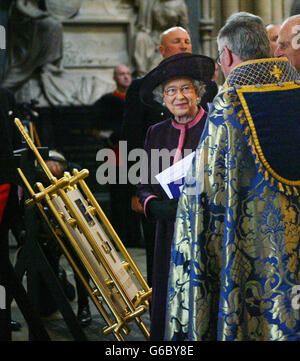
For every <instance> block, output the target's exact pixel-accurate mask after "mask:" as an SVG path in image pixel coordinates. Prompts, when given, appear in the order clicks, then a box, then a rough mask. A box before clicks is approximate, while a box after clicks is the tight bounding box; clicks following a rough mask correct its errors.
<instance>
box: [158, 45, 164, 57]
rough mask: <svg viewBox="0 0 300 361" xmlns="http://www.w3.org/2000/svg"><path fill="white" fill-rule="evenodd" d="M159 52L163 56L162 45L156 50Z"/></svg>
mask: <svg viewBox="0 0 300 361" xmlns="http://www.w3.org/2000/svg"><path fill="white" fill-rule="evenodd" d="M158 50H159V52H160V53H161V55H162V56H164V52H165V47H164V46H163V45H160V46H159V48H158Z"/></svg>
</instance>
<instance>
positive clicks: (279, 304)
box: [165, 58, 300, 341]
mask: <svg viewBox="0 0 300 361" xmlns="http://www.w3.org/2000/svg"><path fill="white" fill-rule="evenodd" d="M299 144H300V76H299V74H298V73H297V72H296V70H295V69H294V68H293V67H292V66H291V65H290V63H289V62H288V61H287V59H285V58H280V59H260V60H254V61H249V62H244V63H242V64H241V65H239V66H237V67H236V68H235V69H234V70H233V71H232V72H231V74H230V75H229V77H228V78H227V80H226V83H225V85H224V89H223V91H221V92H220V93H219V94H218V95H217V97H216V98H215V100H214V103H213V105H212V107H211V109H210V112H209V120H208V121H207V123H206V126H205V129H204V132H203V135H202V138H201V141H200V144H199V147H198V148H197V151H196V155H195V158H194V160H193V164H192V167H191V169H190V172H189V174H188V176H187V177H186V182H185V185H184V187H183V191H182V194H181V197H180V199H179V204H178V211H177V217H176V226H175V232H174V239H173V243H172V251H171V263H170V274H169V287H168V298H167V314H166V331H165V339H166V340H184V339H188V340H252V341H254V340H299V339H300V314H299V310H296V309H294V308H293V307H292V300H293V296H294V294H293V287H294V286H296V285H300V197H299V194H300V146H299Z"/></svg>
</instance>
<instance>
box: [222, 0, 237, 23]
mask: <svg viewBox="0 0 300 361" xmlns="http://www.w3.org/2000/svg"><path fill="white" fill-rule="evenodd" d="M222 8H223V19H224V21H225V20H226V19H227V18H228V17H229V16H230V15H232V14H233V13H237V12H239V11H240V4H239V1H237V0H222Z"/></svg>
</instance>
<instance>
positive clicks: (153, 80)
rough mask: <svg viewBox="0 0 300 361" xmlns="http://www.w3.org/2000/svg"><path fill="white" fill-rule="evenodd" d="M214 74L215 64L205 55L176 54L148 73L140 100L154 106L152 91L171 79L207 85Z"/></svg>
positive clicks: (141, 90)
mask: <svg viewBox="0 0 300 361" xmlns="http://www.w3.org/2000/svg"><path fill="white" fill-rule="evenodd" d="M214 72H215V63H214V61H213V59H212V58H210V57H208V56H205V55H196V54H191V53H178V54H175V55H172V56H170V57H168V58H166V59H164V60H163V61H161V62H160V63H159V65H158V66H157V67H156V68H154V69H153V70H152V71H150V73H148V74H147V75H146V76H145V77H144V79H143V82H142V84H141V87H140V98H141V100H142V102H143V103H144V104H146V105H150V106H155V104H156V102H155V101H154V99H153V93H152V92H153V90H154V89H155V88H156V87H157V86H158V85H160V84H163V83H165V82H166V81H168V80H170V79H172V78H178V77H187V78H191V79H194V80H199V81H203V82H204V83H209V82H210V81H211V79H212V77H213V75H214Z"/></svg>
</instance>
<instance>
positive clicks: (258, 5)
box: [254, 0, 273, 24]
mask: <svg viewBox="0 0 300 361" xmlns="http://www.w3.org/2000/svg"><path fill="white" fill-rule="evenodd" d="M272 3H273V2H272V0H264V1H261V0H254V14H255V15H258V16H260V17H261V18H262V19H263V20H264V22H265V24H270V23H271V22H272Z"/></svg>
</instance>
